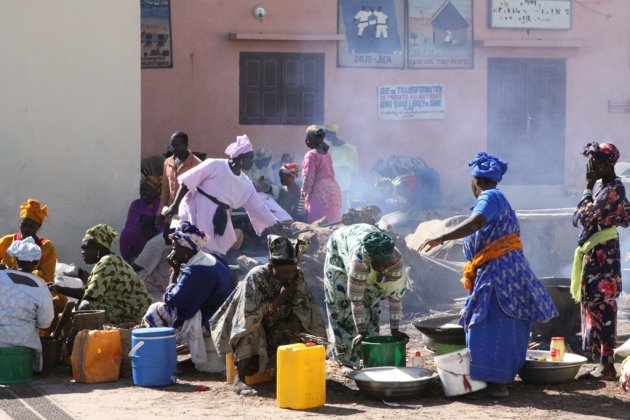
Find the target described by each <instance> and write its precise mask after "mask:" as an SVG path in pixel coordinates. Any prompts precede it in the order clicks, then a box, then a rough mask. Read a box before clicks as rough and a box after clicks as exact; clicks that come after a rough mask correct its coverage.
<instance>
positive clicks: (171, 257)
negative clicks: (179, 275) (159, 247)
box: [166, 251, 182, 271]
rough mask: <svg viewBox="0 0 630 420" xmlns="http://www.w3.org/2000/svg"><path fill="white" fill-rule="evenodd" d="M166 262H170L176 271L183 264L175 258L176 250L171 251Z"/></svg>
mask: <svg viewBox="0 0 630 420" xmlns="http://www.w3.org/2000/svg"><path fill="white" fill-rule="evenodd" d="M166 262H168V265H170V266H171V267H172V268H173V270H175V271H179V269H180V268H181V266H182V263H181V262H180V261H179V260H178V259H177V258H175V251H171V253H170V254H168V256H167V257H166Z"/></svg>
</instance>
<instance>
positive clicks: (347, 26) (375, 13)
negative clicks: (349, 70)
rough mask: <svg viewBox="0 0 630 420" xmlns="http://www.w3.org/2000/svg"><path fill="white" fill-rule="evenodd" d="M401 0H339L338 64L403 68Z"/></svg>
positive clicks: (402, 8)
mask: <svg viewBox="0 0 630 420" xmlns="http://www.w3.org/2000/svg"><path fill="white" fill-rule="evenodd" d="M404 4H405V3H404V0H339V20H338V33H340V34H345V35H346V40H345V41H339V42H338V43H337V65H338V66H339V67H378V68H403V67H404V66H405V59H404V54H403V53H404V51H403V46H402V44H403V41H404V30H405V18H404V14H405V7H404Z"/></svg>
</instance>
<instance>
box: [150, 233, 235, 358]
mask: <svg viewBox="0 0 630 420" xmlns="http://www.w3.org/2000/svg"><path fill="white" fill-rule="evenodd" d="M169 237H170V238H171V240H172V241H173V251H172V252H171V253H170V254H169V256H168V262H169V264H170V266H171V267H172V268H173V271H172V274H171V281H170V284H169V286H168V287H167V289H166V293H165V294H164V302H156V303H154V304H152V305H151V306H149V310H148V311H147V313H146V314H145V315H144V318H143V320H142V321H143V324H146V325H148V326H150V327H173V328H175V329H176V330H178V333H179V334H178V335H180V336H181V335H186V337H183V336H182V337H178V339H179V340H180V341H183V340H184V339H189V340H190V339H195V340H200V342H203V335H202V327H203V328H204V329H205V330H207V331H210V324H209V322H210V318H211V317H212V315H214V313H215V312H216V311H217V309H219V307H220V306H221V305H222V304H223V302H225V300H226V299H227V298H228V296H229V295H230V293H232V291H233V290H234V283H233V282H232V275H231V273H230V269H229V268H228V266H227V264H226V263H225V261H224V260H222V259H220V258H219V257H215V256H213V255H211V254H206V253H205V252H203V251H202V250H201V247H202V246H203V245H204V244H205V243H206V241H207V240H208V236H207V235H206V234H205V233H204V232H202V231H200V230H199V229H197V227H196V226H195V225H192V224H190V223H188V222H183V223H182V224H181V225H180V226H179V227H178V228H177V229H176V230H175V232H174V233H172V234H171V235H170V236H169ZM197 314H200V316H197ZM197 319H199V320H200V321H201V322H199V321H197V322H195V325H191V326H189V325H186V323H188V324H190V323H191V321H192V322H194V321H195V320H197ZM189 331H190V332H192V334H188V333H187V332H189ZM182 333H184V334H182ZM203 353H204V355H205V351H204V352H203ZM191 356H193V361H195V360H194V359H195V357H196V355H194V354H192V346H191ZM196 363H197V362H196Z"/></svg>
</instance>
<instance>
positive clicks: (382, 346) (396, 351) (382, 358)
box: [361, 335, 407, 368]
mask: <svg viewBox="0 0 630 420" xmlns="http://www.w3.org/2000/svg"><path fill="white" fill-rule="evenodd" d="M406 352H407V340H406V339H400V338H396V337H392V336H391V335H383V336H378V337H368V338H366V339H364V340H363V342H361V354H362V357H363V367H364V368H369V367H381V366H406V365H407V361H406V358H405V354H406Z"/></svg>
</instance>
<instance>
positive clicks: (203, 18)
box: [142, 0, 630, 197]
mask: <svg viewBox="0 0 630 420" xmlns="http://www.w3.org/2000/svg"><path fill="white" fill-rule="evenodd" d="M255 4H256V1H251V2H247V1H242V0H239V1H231V2H226V1H220V0H187V1H173V2H172V5H171V14H172V18H171V20H172V22H171V26H172V41H173V45H172V48H173V61H174V66H173V68H170V69H143V70H142V155H143V156H148V155H151V154H155V153H159V152H162V151H164V149H165V147H166V145H167V143H168V139H169V136H170V134H171V133H172V132H174V131H176V130H184V131H186V132H188V134H189V135H190V139H191V140H190V141H191V147H192V148H193V150H199V151H205V152H207V153H208V156H211V157H223V150H224V148H225V146H226V145H227V144H228V143H229V142H231V141H232V140H233V139H234V138H235V136H236V135H239V134H242V133H247V134H248V135H249V136H250V138H251V139H252V140H253V142H254V143H255V146H258V147H260V146H267V147H270V148H271V149H272V150H273V152H274V160H276V159H277V158H278V157H279V155H280V153H282V152H284V151H288V152H292V153H294V154H295V156H296V158H301V157H302V156H303V154H304V153H305V152H306V149H305V146H304V143H303V138H304V136H303V134H304V128H305V127H304V126H282V125H281V126H272V125H240V124H239V103H238V100H239V53H240V52H243V51H252V52H309V53H323V54H325V73H326V76H325V120H326V122H335V123H337V124H338V125H339V127H340V130H339V131H340V132H339V135H340V137H341V138H343V139H345V140H347V141H349V142H351V143H353V144H355V145H357V146H358V149H359V159H360V164H361V167H362V170H363V172H364V173H365V174H367V173H368V172H369V169H370V168H371V167H372V165H373V164H374V162H375V160H376V159H377V158H379V157H381V158H384V157H387V156H389V155H390V154H392V153H397V154H406V155H417V156H420V157H422V158H423V159H424V160H425V161H426V162H427V163H428V164H429V165H430V166H433V167H435V168H436V169H437V170H438V171H439V172H440V174H441V176H442V182H443V190H444V192H445V194H446V196H447V197H448V196H449V195H455V194H460V193H461V192H462V191H464V190H465V189H467V188H468V181H467V178H466V177H467V175H468V172H467V168H466V164H467V162H468V160H470V158H471V157H473V156H474V154H475V153H476V152H477V151H480V150H484V149H485V148H486V142H487V129H486V124H487V121H486V119H487V112H486V108H487V77H488V76H487V60H488V58H494V57H508V58H562V59H566V70H567V77H566V130H565V141H566V148H565V150H566V152H565V155H566V160H565V174H566V176H565V184H568V185H572V184H574V177H575V172H576V167H579V168H582V165H583V161H582V158H581V156H580V155H579V152H580V150H581V147H582V146H583V145H584V144H585V143H586V142H587V141H591V140H597V139H602V138H609V139H612V140H613V141H614V142H615V143H617V144H618V145H619V146H620V148H621V149H622V154H624V155H625V156H624V157H625V159H626V160H630V114H627V113H609V112H608V100H628V99H630V1H626V0H582V1H581V2H580V4H578V3H576V2H573V16H572V28H571V30H530V31H526V30H508V29H490V28H488V17H487V16H488V9H487V8H488V2H487V1H485V0H474V38H475V40H476V41H481V40H483V41H490V40H494V41H508V42H504V44H506V45H510V42H509V41H511V43H512V44H514V41H518V40H541V41H540V45H545V46H543V47H528V48H523V47H514V46H505V47H475V51H474V54H475V60H474V61H475V65H474V68H473V69H457V70H447V69H445V70H426V69H422V70H416V69H362V68H338V67H337V46H336V42H335V41H308V42H296V41H242V40H231V39H230V38H229V34H230V33H264V34H270V33H276V34H335V33H336V32H337V1H336V0H308V1H300V2H295V1H291V0H266V1H265V3H264V4H265V7H266V8H267V10H268V15H267V16H266V17H265V18H263V19H262V20H258V19H256V18H255V17H254V16H253V14H252V8H253V6H254V5H255ZM583 5H584V6H588V7H589V8H591V9H594V10H596V11H598V12H600V13H604V14H609V15H610V16H611V18H610V19H608V18H606V17H605V16H602V15H600V14H597V13H594V12H593V11H591V10H588V9H586V8H585V7H583ZM561 41H579V43H578V44H579V45H580V46H579V47H570V48H565V47H558V46H554V45H558V42H561ZM417 83H423V84H427V83H440V84H443V85H444V86H445V95H446V118H445V119H442V120H409V121H382V120H379V118H378V113H377V95H376V91H377V86H378V85H381V84H417ZM622 159H623V157H622Z"/></svg>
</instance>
